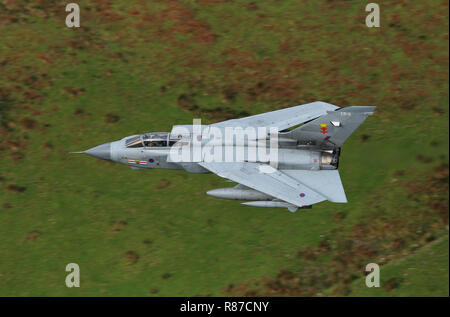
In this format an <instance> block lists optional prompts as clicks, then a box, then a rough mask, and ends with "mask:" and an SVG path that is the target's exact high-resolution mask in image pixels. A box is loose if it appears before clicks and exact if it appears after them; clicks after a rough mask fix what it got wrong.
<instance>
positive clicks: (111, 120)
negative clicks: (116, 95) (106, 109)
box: [103, 113, 120, 123]
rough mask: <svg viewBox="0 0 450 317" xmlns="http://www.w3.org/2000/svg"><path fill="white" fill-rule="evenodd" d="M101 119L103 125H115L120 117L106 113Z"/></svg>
mask: <svg viewBox="0 0 450 317" xmlns="http://www.w3.org/2000/svg"><path fill="white" fill-rule="evenodd" d="M103 119H104V121H105V123H116V122H117V121H119V119H120V117H119V116H118V115H117V114H114V113H107V114H105V116H104V118H103Z"/></svg>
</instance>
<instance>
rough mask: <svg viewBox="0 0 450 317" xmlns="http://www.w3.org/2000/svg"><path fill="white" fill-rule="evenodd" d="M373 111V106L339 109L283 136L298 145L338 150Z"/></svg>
mask: <svg viewBox="0 0 450 317" xmlns="http://www.w3.org/2000/svg"><path fill="white" fill-rule="evenodd" d="M374 110H375V107H374V106H352V107H345V108H339V109H337V110H335V111H329V112H328V114H326V115H324V116H321V117H319V118H317V119H314V120H312V121H309V122H307V123H305V124H303V125H301V126H300V127H298V128H296V129H294V130H292V131H290V132H288V133H286V134H285V136H286V137H288V138H292V139H296V140H298V141H299V144H304V145H316V146H320V147H322V148H340V147H341V146H342V145H343V144H344V142H345V141H346V140H347V138H348V137H349V136H350V135H351V134H352V133H353V132H354V131H355V130H356V128H358V127H359V126H360V125H361V124H362V123H363V122H364V120H366V118H367V117H368V116H369V115H371V114H372V113H373V111H374Z"/></svg>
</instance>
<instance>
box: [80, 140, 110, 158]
mask: <svg viewBox="0 0 450 317" xmlns="http://www.w3.org/2000/svg"><path fill="white" fill-rule="evenodd" d="M84 153H86V154H88V155H90V156H93V157H96V158H99V159H102V160H107V161H110V160H111V143H105V144H102V145H98V146H96V147H93V148H92V149H89V150H86V151H84Z"/></svg>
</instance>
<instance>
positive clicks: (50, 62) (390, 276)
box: [0, 0, 449, 296]
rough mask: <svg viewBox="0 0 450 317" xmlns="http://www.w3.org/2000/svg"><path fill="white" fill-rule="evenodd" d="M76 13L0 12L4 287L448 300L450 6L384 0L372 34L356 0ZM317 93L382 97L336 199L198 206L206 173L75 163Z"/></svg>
mask: <svg viewBox="0 0 450 317" xmlns="http://www.w3.org/2000/svg"><path fill="white" fill-rule="evenodd" d="M77 3H78V4H79V5H80V10H81V27H80V28H77V29H69V28H67V27H66V26H65V18H66V14H67V13H66V12H65V10H64V9H65V7H64V4H62V3H61V2H60V1H43V0H42V1H41V0H36V1H31V2H30V1H25V0H2V1H0V34H1V37H0V136H1V138H0V193H1V194H0V241H1V243H0V296H194V295H203V296H207V295H211V296H219V295H222V296H224V295H227V296H228V295H273V296H326V295H330V296H345V295H348V296H352V295H363V296H379V295H386V296H391V295H414V296H420V295H423V296H428V295H442V296H444V295H445V296H448V238H445V237H448V152H449V151H448V142H449V138H448V132H449V126H448V122H449V88H448V87H449V77H448V75H449V74H448V52H449V46H448V1H444V0H432V1H420V2H417V1H414V2H412V1H404V0H387V1H382V2H379V4H380V9H381V27H380V28H367V27H366V25H365V17H366V15H367V14H368V13H367V12H365V10H364V9H365V3H364V2H361V1H344V0H320V1H301V2H299V1H290V0H289V1H288V0H286V1H284V0H283V1H277V0H269V1H242V0H234V1H232V0H198V1H194V0H184V1H172V0H165V1H162V0H161V1H156V0H155V1H134V0H131V1H130V0H128V1H123V0H118V1H108V0H96V1H94V0H92V1H84V0H80V1H77ZM316 100H322V101H326V102H330V103H332V104H335V105H338V106H350V105H375V106H377V108H376V111H375V113H374V115H373V116H371V117H369V118H368V119H367V120H366V122H365V123H364V124H363V125H362V126H361V127H360V128H359V129H358V130H357V131H356V132H355V134H354V135H352V137H351V138H350V139H349V140H348V141H347V143H346V144H345V145H344V147H343V149H342V155H341V160H340V166H339V169H340V173H341V177H342V181H343V184H344V188H345V190H346V193H347V198H348V200H349V202H348V203H347V204H333V203H330V202H324V203H321V204H318V205H315V206H314V207H313V209H312V210H306V211H299V212H297V213H294V214H292V213H290V212H288V211H287V210H283V209H263V208H251V207H246V206H242V205H240V204H239V203H237V202H233V201H227V200H220V199H215V198H212V197H209V196H207V195H205V192H206V191H207V190H209V189H212V188H220V187H227V186H231V184H230V183H228V182H226V181H225V180H223V179H222V178H219V177H218V176H215V175H211V174H208V175H196V174H189V173H187V172H182V171H164V170H153V171H134V170H131V169H129V168H128V167H126V166H123V165H118V164H113V163H110V162H105V161H101V160H97V159H94V158H92V157H88V156H81V155H73V154H72V155H71V154H69V152H70V151H80V150H86V149H88V148H91V147H93V146H95V145H98V144H102V143H105V142H109V141H113V140H117V139H120V138H122V137H124V136H128V135H132V134H137V133H143V132H150V131H170V129H171V127H172V125H175V124H190V123H191V122H192V119H193V118H202V122H203V123H212V122H217V121H221V120H225V119H229V118H235V117H242V116H247V115H252V114H257V113H261V112H266V111H270V110H276V109H280V108H284V107H288V106H294V105H298V104H302V103H307V102H312V101H316ZM446 239H447V240H446ZM436 241H438V242H437V243H436ZM445 241H447V242H446V243H447V246H445V245H443V243H444V244H445ZM430 250H433V252H435V253H433V254H432V255H430V252H431V251H430ZM440 254H442V256H440ZM438 255H439V256H438ZM71 262H75V263H78V264H79V265H80V269H81V287H80V288H70V289H69V288H67V287H66V286H65V283H64V281H65V277H66V274H67V273H66V272H65V266H66V264H68V263H71ZM371 262H375V263H378V264H380V265H381V276H382V280H381V281H382V288H381V289H380V290H379V292H377V293H375V292H373V289H361V286H360V285H359V284H358V283H359V282H360V281H362V280H363V278H364V276H365V272H364V268H365V265H366V264H367V263H371ZM416 262H417V265H416V264H414V263H416ZM411 267H415V268H417V269H416V270H415V271H414V277H411V279H410V278H409V277H405V273H406V274H409V272H410V271H409V268H411ZM385 271H386V272H385ZM384 276H386V278H387V279H385V278H384ZM408 276H410V275H408ZM441 279H442V280H441ZM444 280H445V281H446V282H445V283H444V282H443V281H444ZM385 281H386V282H388V281H391V282H390V284H388V286H386V287H387V288H386V287H384V286H383V283H384V282H385ZM392 281H393V282H392ZM427 281H439V282H436V284H435V287H434V288H430V287H429V284H427ZM389 285H390V286H389Z"/></svg>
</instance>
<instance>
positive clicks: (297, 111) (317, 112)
mask: <svg viewBox="0 0 450 317" xmlns="http://www.w3.org/2000/svg"><path fill="white" fill-rule="evenodd" d="M336 109H339V107H337V106H334V105H332V104H329V103H326V102H322V101H316V102H311V103H307V104H304V105H300V106H295V107H290V108H285V109H281V110H275V111H271V112H266V113H261V114H257V115H254V116H250V117H245V118H241V119H231V120H227V121H222V122H218V123H214V124H211V126H213V127H241V128H244V129H245V128H246V127H255V128H257V127H276V128H278V131H282V130H285V129H287V128H290V127H293V126H296V125H298V124H300V123H303V122H306V121H310V120H312V119H315V118H317V117H320V116H323V115H326V114H327V112H328V111H334V110H336Z"/></svg>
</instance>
